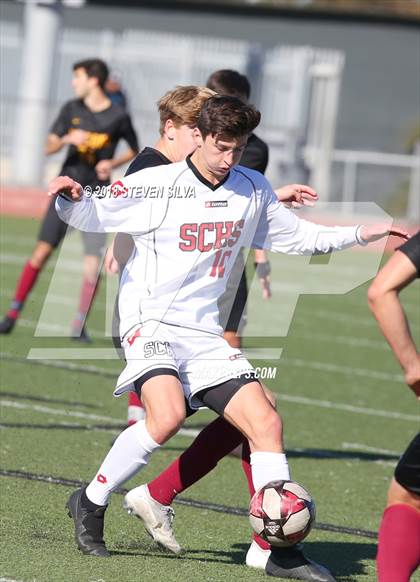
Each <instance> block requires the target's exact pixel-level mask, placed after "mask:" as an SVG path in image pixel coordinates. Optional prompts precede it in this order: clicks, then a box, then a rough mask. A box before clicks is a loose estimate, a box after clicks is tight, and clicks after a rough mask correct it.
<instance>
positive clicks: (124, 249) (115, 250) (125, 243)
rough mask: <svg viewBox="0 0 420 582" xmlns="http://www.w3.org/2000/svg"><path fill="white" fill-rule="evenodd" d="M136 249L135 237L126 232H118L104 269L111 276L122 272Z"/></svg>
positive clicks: (106, 258)
mask: <svg viewBox="0 0 420 582" xmlns="http://www.w3.org/2000/svg"><path fill="white" fill-rule="evenodd" d="M133 248H134V241H133V237H132V236H130V235H129V234H126V233H124V232H118V233H117V234H116V235H115V236H114V239H113V241H112V243H111V244H110V246H109V247H108V249H107V251H106V254H105V259H104V267H105V271H106V272H107V273H110V274H116V273H118V272H121V271H122V270H123V269H124V267H125V265H126V264H127V262H128V259H129V258H130V256H131V253H132V252H133Z"/></svg>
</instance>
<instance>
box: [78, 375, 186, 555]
mask: <svg viewBox="0 0 420 582" xmlns="http://www.w3.org/2000/svg"><path fill="white" fill-rule="evenodd" d="M153 372H154V373H155V374H157V375H153V374H152V375H150V374H149V376H147V375H143V376H142V378H140V379H139V380H137V381H136V382H135V383H136V387H137V389H138V390H141V392H142V399H143V402H144V405H145V408H146V411H147V416H146V420H142V421H139V422H137V423H136V424H134V425H132V426H130V427H128V428H126V429H125V430H124V431H123V432H122V433H121V434H120V435H119V436H118V437H117V439H116V440H115V442H114V444H113V446H112V448H111V450H110V451H109V453H108V455H107V456H106V457H105V459H104V461H103V462H102V464H101V466H100V468H99V470H98V472H97V473H96V475H95V477H94V478H93V480H92V481H91V482H90V484H89V485H88V486H87V488H86V489H79V490H77V491H75V492H74V493H73V495H72V496H71V497H70V499H69V501H68V509H69V514H70V515H71V516H72V517H73V519H74V522H75V529H76V540H77V543H78V546H79V548H80V549H81V550H82V551H83V553H85V554H91V555H95V556H100V557H107V556H109V552H108V551H107V549H106V546H105V542H104V540H103V522H104V513H105V509H106V506H107V503H108V499H109V496H110V495H111V493H112V492H113V491H115V490H116V489H118V488H119V487H121V485H123V484H124V483H125V482H126V481H128V480H129V479H131V478H132V477H133V476H134V475H135V474H136V473H137V472H138V471H139V470H140V469H141V468H142V467H144V466H145V465H147V463H148V461H149V458H150V455H151V454H152V453H153V451H154V450H156V449H157V448H159V447H160V446H161V445H162V444H163V443H164V442H166V441H167V440H168V439H169V438H170V437H171V436H172V435H173V434H175V433H176V432H177V430H178V429H179V427H180V426H181V425H182V423H183V421H184V419H185V399H184V394H183V390H182V386H181V383H180V382H179V379H178V377H177V374H176V372H174V371H173V370H171V369H168V370H165V369H159V370H157V369H155V370H153Z"/></svg>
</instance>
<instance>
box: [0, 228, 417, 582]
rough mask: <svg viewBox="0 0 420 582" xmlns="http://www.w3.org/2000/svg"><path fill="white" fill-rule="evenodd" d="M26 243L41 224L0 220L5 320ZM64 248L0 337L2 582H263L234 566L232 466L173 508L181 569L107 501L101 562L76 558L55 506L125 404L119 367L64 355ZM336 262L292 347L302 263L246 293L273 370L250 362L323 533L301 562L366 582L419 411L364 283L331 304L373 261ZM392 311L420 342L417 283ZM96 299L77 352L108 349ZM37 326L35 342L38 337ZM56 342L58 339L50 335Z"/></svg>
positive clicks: (67, 271) (235, 483)
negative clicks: (271, 400) (263, 291)
mask: <svg viewBox="0 0 420 582" xmlns="http://www.w3.org/2000/svg"><path fill="white" fill-rule="evenodd" d="M37 229H38V221H37V220H36V219H28V218H26V219H24V218H10V217H8V218H6V217H2V218H1V222H0V240H1V264H2V269H1V280H0V288H1V304H0V307H1V310H2V312H4V310H5V309H6V308H7V306H8V303H9V301H10V298H11V296H12V293H13V289H14V286H15V282H16V278H17V276H18V274H19V272H20V268H21V266H22V264H23V262H24V260H25V259H26V258H27V256H28V253H29V252H30V250H31V248H32V244H33V240H34V238H35V236H36V232H37ZM71 238H72V239H74V243H73V244H72V246H70V247H69V249H67V250H66V253H67V254H66V255H65V257H64V262H63V269H62V270H59V271H60V272H59V273H57V271H55V269H54V264H51V265H50V266H49V267H48V268H47V270H46V271H45V273H43V275H42V276H41V278H40V280H39V282H38V285H37V287H36V288H35V290H34V292H33V293H32V295H31V296H30V299H29V301H28V304H27V306H26V307H25V310H24V313H23V315H22V321H21V323H20V324H19V325H18V326H17V328H16V330H15V332H14V333H13V334H12V335H11V336H6V337H4V336H3V337H1V338H0V351H1V354H2V357H3V362H2V374H1V394H0V403H1V419H0V429H1V435H2V439H1V443H0V453H1V471H0V479H1V490H0V491H1V496H0V509H1V524H2V528H1V531H2V540H1V557H0V564H1V565H0V582H1V581H2V580H4V581H6V580H14V581H19V582H34V581H36V582H56V581H60V582H61V581H63V582H76V581H82V582H114V581H115V582H117V581H118V582H128V581H130V582H131V581H132V580H137V579H139V580H141V581H142V582H143V581H144V582H152V581H153V582H155V581H156V580H168V581H169V582H172V581H174V582H175V581H178V580H179V581H181V580H185V581H188V582H189V581H191V582H196V581H200V582H201V581H212V582H213V581H214V582H219V581H220V582H222V581H227V582H229V581H232V582H233V581H235V582H236V581H238V580H240V581H241V582H242V581H245V582H246V581H255V582H259V581H263V580H267V577H266V576H265V575H264V573H262V572H259V571H254V570H250V569H248V568H246V567H245V566H243V565H242V564H243V562H244V554H245V552H246V550H247V548H248V544H249V540H250V528H249V525H248V520H247V518H246V507H247V503H248V495H247V489H246V484H245V479H244V477H243V475H242V472H241V467H240V463H239V462H238V461H237V460H236V459H234V458H231V457H229V458H227V459H224V460H223V461H222V462H221V463H220V464H219V466H218V467H217V469H216V470H215V471H213V473H212V474H210V475H208V476H207V477H206V478H205V479H203V480H202V481H201V482H199V483H197V484H196V485H195V486H193V487H192V488H191V489H190V490H187V491H186V492H184V494H183V495H182V496H181V497H180V498H179V500H178V502H177V503H176V504H175V509H176V513H177V515H176V519H175V531H176V535H177V538H178V539H179V541H180V543H181V545H182V546H183V547H185V549H186V554H185V556H183V557H182V558H175V557H173V556H171V555H169V554H166V553H164V552H162V551H160V550H159V549H158V548H156V547H155V546H154V545H153V544H152V542H151V541H150V539H149V538H148V536H147V535H146V534H145V532H144V530H143V528H142V527H141V524H140V522H138V520H136V519H134V518H129V517H128V516H127V515H126V514H125V512H124V511H123V510H122V508H121V501H122V497H121V495H115V496H114V498H113V500H112V503H111V506H110V508H109V511H108V515H107V523H106V532H105V538H106V541H107V545H108V547H109V549H110V551H111V552H112V554H113V556H112V558H111V559H110V560H105V561H101V560H96V559H94V558H89V557H85V556H81V555H80V553H79V552H78V551H77V550H76V548H75V545H74V541H73V530H72V522H71V521H70V519H68V517H67V516H66V514H65V511H64V503H65V501H66V498H67V497H68V495H69V494H70V492H71V491H72V490H73V489H74V487H75V486H76V485H77V484H78V483H80V482H86V481H88V480H89V479H90V477H91V476H92V474H93V472H94V471H95V470H96V467H97V465H98V463H99V462H100V461H101V459H102V458H103V456H104V454H105V453H106V452H107V450H108V448H109V445H110V441H111V439H112V438H113V437H114V436H115V435H116V434H117V433H118V430H119V427H120V426H122V424H123V423H124V419H125V414H126V401H125V400H124V399H123V398H121V399H114V398H113V397H112V389H113V385H114V380H115V376H116V374H117V373H118V371H119V370H120V368H121V365H120V363H119V361H118V360H117V359H109V358H107V359H98V358H92V357H89V354H88V352H87V351H86V352H85V353H84V354H83V356H82V357H79V358H75V359H70V360H69V359H67V358H66V357H65V356H66V355H70V354H71V350H73V349H74V348H75V345H74V343H73V342H71V341H70V340H68V339H67V338H66V335H67V321H68V325H70V317H71V314H72V312H73V309H74V305H75V303H77V296H78V292H79V290H78V280H77V269H78V261H79V260H80V244H79V236H78V235H77V234H74V235H72V237H71ZM346 256H347V258H346V260H345V261H344V263H342V264H341V263H340V264H337V265H335V264H333V265H331V269H330V272H331V273H332V276H333V277H334V278H335V280H336V282H337V288H336V289H335V291H336V292H337V294H334V295H325V294H324V295H322V294H321V295H318V294H309V293H308V294H307V295H302V296H300V298H299V300H298V302H297V307H296V310H295V312H294V316H293V319H292V322H291V325H290V329H289V331H288V333H287V334H286V333H285V334H283V333H278V336H283V337H276V336H275V334H273V333H272V330H273V329H274V330H282V329H284V328H285V327H287V322H286V319H287V309H285V306H287V305H288V303H289V300H290V301H291V300H292V295H293V290H292V289H291V288H290V284H291V282H292V281H293V278H294V277H295V276H296V273H297V267H296V264H297V263H295V262H293V261H291V262H290V261H289V259H290V257H288V258H287V260H286V261H283V260H282V261H281V262H280V259H279V258H278V257H275V256H271V257H270V259H271V260H272V262H273V290H274V296H273V299H272V301H271V303H266V304H262V302H261V300H260V299H259V296H258V295H259V294H258V289H257V288H253V290H252V293H251V298H250V306H249V314H250V322H249V327H248V330H249V334H250V337H248V338H247V339H246V346H247V347H248V348H249V349H250V350H254V352H256V355H257V356H258V353H264V354H265V355H264V357H267V354H268V356H269V357H268V359H265V360H263V359H260V360H255V359H254V360H253V362H254V363H255V365H256V366H261V367H264V366H270V367H274V368H275V369H276V377H275V378H274V379H272V380H267V384H268V385H269V387H270V388H271V389H272V390H273V391H275V392H276V393H277V395H278V398H279V400H278V402H279V404H278V408H279V410H280V411H281V413H282V415H283V417H284V422H285V436H286V446H287V451H288V456H289V462H290V465H291V469H292V476H293V478H294V479H296V480H297V481H298V482H301V483H302V484H303V485H304V486H305V487H307V488H308V489H309V490H310V491H311V493H312V494H313V496H314V498H315V500H316V502H317V518H318V527H317V528H316V529H315V530H314V531H313V532H312V533H311V535H310V537H309V539H308V541H307V542H306V543H305V551H306V553H307V554H308V555H309V556H310V557H312V558H313V559H315V560H319V561H320V562H323V563H325V564H326V565H328V566H329V567H330V568H331V569H332V571H333V572H334V573H335V575H336V577H337V579H338V580H340V581H343V582H344V581H347V582H350V581H354V582H373V581H374V580H375V563H374V558H375V553H376V538H375V536H376V531H377V528H378V524H379V520H380V517H381V514H382V510H383V506H384V503H385V497H386V489H387V484H388V482H389V479H390V477H391V475H392V471H393V467H394V466H395V463H396V461H397V459H398V455H399V454H400V452H401V451H402V450H403V448H404V447H405V446H406V444H407V442H408V440H409V439H410V438H411V436H412V435H413V434H414V432H415V431H416V430H418V427H419V421H420V406H419V403H418V402H417V401H416V400H415V398H414V396H412V395H411V392H410V391H409V390H408V389H407V388H406V387H405V386H404V384H403V380H402V376H401V372H400V369H399V366H398V364H397V363H396V362H395V361H394V359H393V357H392V354H391V351H390V350H389V348H388V347H387V345H386V343H385V342H384V340H383V339H382V337H381V335H380V333H379V331H378V329H377V327H376V324H375V322H374V321H373V319H372V317H371V315H370V313H369V312H368V309H367V306H366V289H367V284H366V283H364V284H362V285H359V286H357V287H356V288H355V289H354V290H353V291H351V292H349V293H346V294H339V287H340V285H344V284H346V282H347V279H349V280H350V279H351V277H352V273H353V272H354V271H357V272H359V273H364V272H367V271H368V267H369V265H370V263H371V258H369V256H368V254H366V255H365V254H363V253H348V254H347V255H346ZM292 259H293V258H292ZM60 260H61V258H60ZM324 266H325V267H327V265H324ZM314 267H315V268H314V269H313V271H314V272H315V271H317V274H315V275H314V276H312V275H311V276H310V278H309V279H308V280H307V281H304V282H303V283H302V284H309V283H310V285H312V286H314V288H316V285H319V284H320V282H322V279H323V272H322V263H319V264H318V265H314ZM50 283H51V288H50ZM49 288H50V292H49V302H48V305H47V304H44V297H45V295H46V293H47V291H48V289H49ZM108 291H109V290H108ZM306 291H307V292H308V287H306ZM401 297H402V300H403V303H404V305H405V307H406V310H407V314H408V316H409V318H410V321H411V324H412V329H413V332H414V334H415V338H416V341H417V342H419V343H420V337H419V333H420V318H419V307H418V283H415V284H413V285H412V286H411V287H410V288H409V289H407V290H406V291H404V292H403V293H402V295H401ZM106 301H107V299H106V285H102V287H101V291H100V294H99V297H98V301H97V302H96V304H95V307H94V310H93V312H92V314H91V317H90V321H89V325H88V329H89V330H90V331H91V332H92V336H93V337H94V339H95V342H94V344H93V346H92V348H86V350H89V349H94V350H99V349H101V350H109V348H110V341H109V339H107V338H104V325H105V323H104V321H105V317H104V314H105V306H106ZM41 314H42V322H43V327H42V326H41V327H40V328H39V329H38V331H41V332H42V334H43V335H39V336H37V337H34V331H35V328H36V326H37V322H38V320H39V317H40V315H41ZM66 318H67V319H66ZM48 326H50V327H48ZM51 326H53V327H51ZM54 326H55V327H54ZM51 331H54V333H55V334H58V335H59V336H60V337H49V335H48V333H51ZM270 336H271V337H270ZM51 348H61V350H62V352H61V353H62V354H63V355H64V357H60V358H58V359H49V360H48V361H46V360H43V359H38V360H28V359H27V355H28V352H29V351H30V350H38V352H35V353H39V354H42V353H43V352H42V351H41V350H44V351H45V350H47V349H48V350H50V349H51ZM258 350H265V352H261V351H260V352H258ZM280 350H282V354H281V358H280V359H277V355H276V354H277V352H279V351H280ZM259 357H261V358H262V356H259ZM270 358H271V359H270ZM212 418H213V415H212V413H210V412H200V413H198V414H196V415H194V416H193V417H192V418H191V419H190V420H189V421H188V422H187V423H186V426H185V430H183V431H182V433H181V434H179V435H177V436H176V437H174V438H173V439H172V440H171V441H170V442H169V443H168V444H167V445H166V446H164V447H163V448H162V450H160V451H159V452H158V453H157V454H156V455H154V456H153V459H152V461H151V463H150V465H149V466H148V467H147V468H146V469H145V471H144V472H142V473H140V475H139V476H137V477H136V478H135V479H133V480H132V481H131V482H130V483H128V484H127V485H126V487H127V488H130V487H131V486H134V485H138V484H140V483H142V482H145V481H146V480H148V479H151V478H153V476H155V475H156V474H157V473H158V472H159V471H160V470H161V469H163V468H164V467H165V466H166V465H167V464H168V463H169V462H170V461H171V460H173V459H174V458H175V457H176V456H177V455H179V454H180V452H181V451H182V450H183V449H184V448H185V447H187V446H188V445H189V443H190V442H191V439H192V438H193V436H194V434H196V431H197V430H199V429H200V428H201V427H202V426H203V425H205V424H206V423H207V422H208V421H209V420H210V419H212ZM2 577H3V578H2ZM413 580H420V576H419V575H417V578H416V576H415V577H414V578H413Z"/></svg>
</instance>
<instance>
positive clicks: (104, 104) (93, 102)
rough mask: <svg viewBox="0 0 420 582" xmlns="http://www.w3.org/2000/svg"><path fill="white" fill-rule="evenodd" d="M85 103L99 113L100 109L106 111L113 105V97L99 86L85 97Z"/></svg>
mask: <svg viewBox="0 0 420 582" xmlns="http://www.w3.org/2000/svg"><path fill="white" fill-rule="evenodd" d="M83 103H84V104H85V105H86V107H87V108H88V109H90V110H91V111H93V112H94V113H99V112H100V111H105V110H106V109H108V108H109V107H110V106H111V99H110V98H109V97H108V96H107V95H106V93H104V92H103V91H102V89H100V88H99V87H97V88H96V89H93V90H92V91H91V92H90V93H89V95H87V96H86V97H85V98H84V99H83Z"/></svg>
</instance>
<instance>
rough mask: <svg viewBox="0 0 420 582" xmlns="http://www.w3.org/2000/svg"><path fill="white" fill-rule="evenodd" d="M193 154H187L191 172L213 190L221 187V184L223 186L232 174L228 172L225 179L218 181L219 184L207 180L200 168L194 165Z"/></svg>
mask: <svg viewBox="0 0 420 582" xmlns="http://www.w3.org/2000/svg"><path fill="white" fill-rule="evenodd" d="M191 156H192V154H190V155H189V156H187V160H186V162H187V165H188V167H189V168H190V170H191V172H192V173H193V174H194V176H195V177H196V178H197V180H200V182H201V183H202V184H204V185H205V186H207V188H210V190H213V192H214V191H215V190H217V188H219V186H222V185H223V184H224V183H225V182H226V180H227V179H228V178H229V176H230V172H228V173H227V174H226V176H225V177H224V178H223V180H221V181H220V182H217V184H212V183H211V182H209V181H208V180H207V178H205V177H204V176H203V175H202V174H201V173H200V172H199V171H198V170H197V168H196V167H195V166H194V164H193V163H192V161H191Z"/></svg>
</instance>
